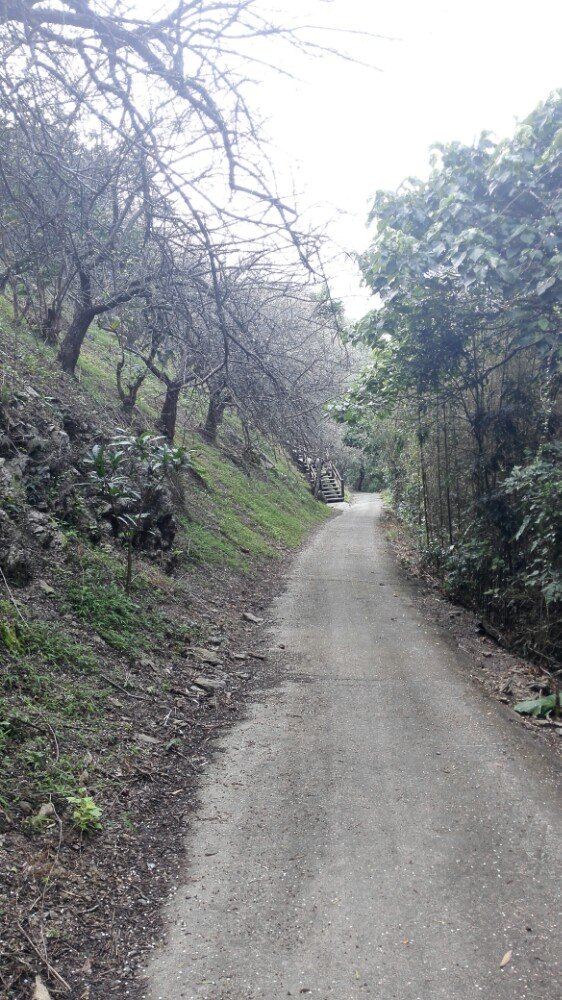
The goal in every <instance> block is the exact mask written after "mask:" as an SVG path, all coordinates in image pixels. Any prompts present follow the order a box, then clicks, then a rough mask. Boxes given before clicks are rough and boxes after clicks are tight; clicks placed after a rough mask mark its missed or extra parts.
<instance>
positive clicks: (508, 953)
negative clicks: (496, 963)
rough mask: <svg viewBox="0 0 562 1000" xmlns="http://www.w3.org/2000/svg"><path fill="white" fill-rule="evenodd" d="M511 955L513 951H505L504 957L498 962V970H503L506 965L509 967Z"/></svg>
mask: <svg viewBox="0 0 562 1000" xmlns="http://www.w3.org/2000/svg"><path fill="white" fill-rule="evenodd" d="M512 955H513V951H512V950H511V948H510V949H509V951H506V953H505V955H504V956H503V958H502V960H501V962H500V969H505V967H506V965H509V963H510V962H511V956H512Z"/></svg>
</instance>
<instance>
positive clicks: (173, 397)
mask: <svg viewBox="0 0 562 1000" xmlns="http://www.w3.org/2000/svg"><path fill="white" fill-rule="evenodd" d="M182 388H183V382H172V381H170V382H168V383H167V384H166V395H165V396H164V404H163V406H162V412H161V414H160V419H159V421H158V428H159V430H161V431H162V434H164V435H165V437H167V438H168V441H170V443H171V442H172V441H173V440H174V435H175V433H176V421H177V419H178V403H179V399H180V394H181V391H182Z"/></svg>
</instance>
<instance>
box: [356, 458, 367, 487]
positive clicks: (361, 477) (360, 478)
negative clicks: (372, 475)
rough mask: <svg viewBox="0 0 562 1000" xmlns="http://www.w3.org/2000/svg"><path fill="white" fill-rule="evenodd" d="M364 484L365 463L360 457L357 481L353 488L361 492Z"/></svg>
mask: <svg viewBox="0 0 562 1000" xmlns="http://www.w3.org/2000/svg"><path fill="white" fill-rule="evenodd" d="M364 484H365V463H364V461H363V459H361V464H360V465H359V475H358V476H357V482H356V486H355V489H356V490H357V491H358V492H359V493H361V491H362V489H363V486H364Z"/></svg>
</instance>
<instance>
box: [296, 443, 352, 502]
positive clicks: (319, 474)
mask: <svg viewBox="0 0 562 1000" xmlns="http://www.w3.org/2000/svg"><path fill="white" fill-rule="evenodd" d="M292 454H293V458H294V460H295V462H296V464H297V465H298V467H299V469H300V470H301V472H302V473H303V474H304V475H305V476H306V478H307V479H308V482H309V485H310V489H311V491H312V493H313V494H314V496H315V497H317V498H318V500H323V501H324V503H341V502H342V500H343V499H344V482H343V479H342V477H341V475H340V473H339V471H338V469H337V468H336V466H335V465H334V463H333V462H332V461H331V460H330V459H328V458H326V459H312V458H310V457H309V456H308V455H303V454H301V453H300V452H296V451H293V453H292Z"/></svg>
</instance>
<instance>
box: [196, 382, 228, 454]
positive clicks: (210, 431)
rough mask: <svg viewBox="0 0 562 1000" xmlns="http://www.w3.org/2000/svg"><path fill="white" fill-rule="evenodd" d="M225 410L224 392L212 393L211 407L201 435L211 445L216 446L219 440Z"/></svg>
mask: <svg viewBox="0 0 562 1000" xmlns="http://www.w3.org/2000/svg"><path fill="white" fill-rule="evenodd" d="M225 409H226V402H225V401H224V400H223V399H222V392H220V391H219V392H212V393H211V395H210V396H209V406H208V408H207V416H206V418H205V423H204V424H203V427H202V428H201V434H202V435H203V437H204V438H205V440H206V441H209V442H210V443H211V444H214V443H215V441H216V440H217V433H218V429H219V427H220V425H221V422H222V418H223V416H224V411H225Z"/></svg>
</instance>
